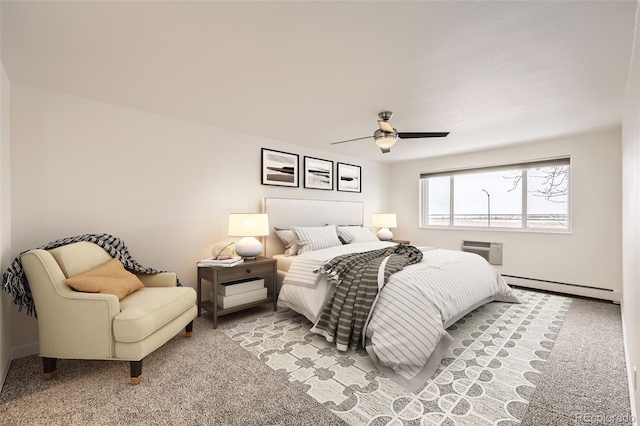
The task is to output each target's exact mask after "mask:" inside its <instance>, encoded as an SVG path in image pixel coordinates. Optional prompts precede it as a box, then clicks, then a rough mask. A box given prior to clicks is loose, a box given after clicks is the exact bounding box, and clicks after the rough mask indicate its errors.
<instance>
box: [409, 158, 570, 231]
mask: <svg viewBox="0 0 640 426" xmlns="http://www.w3.org/2000/svg"><path fill="white" fill-rule="evenodd" d="M569 169H570V159H569V158H568V157H567V158H559V159H554V160H545V161H536V162H531V163H520V164H513V165H507V166H499V167H483V168H476V169H467V170H456V171H450V172H439V173H424V174H422V175H421V176H420V190H421V203H420V208H421V212H420V218H421V220H420V226H422V227H427V226H428V227H453V228H501V229H539V230H540V229H542V230H560V231H563V230H564V231H566V230H568V229H569Z"/></svg>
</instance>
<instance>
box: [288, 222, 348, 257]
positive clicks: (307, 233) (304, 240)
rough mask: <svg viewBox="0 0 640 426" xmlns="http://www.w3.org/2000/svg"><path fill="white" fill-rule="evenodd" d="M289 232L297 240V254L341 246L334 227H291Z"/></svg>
mask: <svg viewBox="0 0 640 426" xmlns="http://www.w3.org/2000/svg"><path fill="white" fill-rule="evenodd" d="M291 230H292V231H293V233H294V234H295V235H296V237H297V238H298V254H303V253H307V252H310V251H315V250H322V249H326V248H330V247H336V246H341V245H342V243H341V242H340V239H339V238H338V229H337V227H336V226H335V225H329V226H313V227H302V226H292V227H291Z"/></svg>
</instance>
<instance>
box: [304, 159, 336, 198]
mask: <svg viewBox="0 0 640 426" xmlns="http://www.w3.org/2000/svg"><path fill="white" fill-rule="evenodd" d="M304 187H305V188H311V189H325V190H328V191H333V161H329V160H321V159H319V158H313V157H307V156H305V157H304Z"/></svg>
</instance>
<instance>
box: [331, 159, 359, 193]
mask: <svg viewBox="0 0 640 426" xmlns="http://www.w3.org/2000/svg"><path fill="white" fill-rule="evenodd" d="M360 170H361V169H360V166H354V165H353V164H345V163H338V171H337V175H338V177H337V179H336V180H337V183H338V191H346V192H361V191H362V188H361V176H360Z"/></svg>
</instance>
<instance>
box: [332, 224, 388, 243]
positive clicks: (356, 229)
mask: <svg viewBox="0 0 640 426" xmlns="http://www.w3.org/2000/svg"><path fill="white" fill-rule="evenodd" d="M338 235H339V236H340V237H342V239H343V240H344V241H345V242H346V243H347V244H354V243H370V242H375V241H380V240H379V239H378V237H376V235H375V234H374V233H373V231H372V230H371V229H369V228H364V227H361V226H339V227H338Z"/></svg>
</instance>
